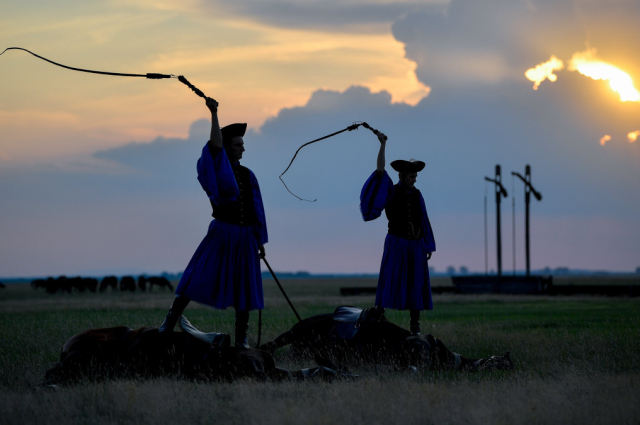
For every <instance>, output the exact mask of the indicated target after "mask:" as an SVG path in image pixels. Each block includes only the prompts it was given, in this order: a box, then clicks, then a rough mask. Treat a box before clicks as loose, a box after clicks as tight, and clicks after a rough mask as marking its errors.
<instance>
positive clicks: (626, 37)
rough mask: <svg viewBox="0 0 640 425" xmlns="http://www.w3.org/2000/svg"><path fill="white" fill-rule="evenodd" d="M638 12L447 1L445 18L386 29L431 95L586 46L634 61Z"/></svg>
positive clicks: (617, 5) (622, 6)
mask: <svg viewBox="0 0 640 425" xmlns="http://www.w3.org/2000/svg"><path fill="white" fill-rule="evenodd" d="M638 11H639V6H638V4H637V2H631V1H620V2H609V1H586V2H575V1H573V0H560V1H558V0H553V1H551V0H530V1H510V0H490V1H488V2H487V1H484V2H477V1H473V0H452V1H451V2H450V3H449V5H448V8H447V9H446V11H445V12H434V11H433V10H423V9H420V8H415V9H414V10H412V11H409V12H408V13H407V14H406V15H404V16H403V17H401V18H400V19H398V20H396V21H395V22H394V23H393V27H392V31H393V34H394V36H395V37H396V39H398V40H399V41H401V42H403V43H404V44H405V49H406V55H407V57H408V58H409V59H411V60H414V61H416V63H417V64H418V69H417V75H418V78H419V79H420V80H421V81H422V82H423V83H425V84H427V85H430V86H432V88H434V89H435V90H438V89H440V88H442V87H445V86H447V87H448V86H452V85H461V84H463V85H470V84H495V83H499V82H501V81H505V80H508V79H511V80H517V79H521V78H522V73H523V72H524V71H525V70H526V69H528V68H530V67H532V66H533V65H535V64H537V63H540V62H542V61H544V60H547V59H548V58H549V56H550V55H552V54H553V55H556V56H557V57H559V58H561V59H565V60H568V59H569V58H570V57H571V55H572V54H573V53H574V52H576V51H578V50H584V47H585V44H587V43H588V44H590V45H591V46H593V47H597V48H598V50H599V51H601V49H604V50H605V51H607V52H608V54H609V55H612V56H616V57H622V56H626V59H625V60H626V61H627V62H628V61H629V58H635V57H637V55H636V52H637V47H638V46H637V40H638V39H639V38H638V36H639V35H640V32H639V30H638V27H637V25H636V23H635V20H634V19H632V18H631V17H632V16H638ZM623 52H624V54H623ZM634 66H635V67H636V68H637V67H638V66H640V63H636V64H635V65H634Z"/></svg>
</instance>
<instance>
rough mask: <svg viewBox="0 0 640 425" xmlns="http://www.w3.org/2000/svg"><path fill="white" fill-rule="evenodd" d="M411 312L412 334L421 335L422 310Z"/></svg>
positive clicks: (410, 327) (410, 328) (410, 326)
mask: <svg viewBox="0 0 640 425" xmlns="http://www.w3.org/2000/svg"><path fill="white" fill-rule="evenodd" d="M409 314H410V316H409V317H411V323H410V324H409V330H410V331H411V335H420V310H411V312H410V313H409Z"/></svg>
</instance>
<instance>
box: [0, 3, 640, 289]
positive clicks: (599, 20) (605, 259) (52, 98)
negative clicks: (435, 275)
mask: <svg viewBox="0 0 640 425" xmlns="http://www.w3.org/2000/svg"><path fill="white" fill-rule="evenodd" d="M639 18H640V4H639V3H638V2H636V1H630V0H629V1H627V0H486V1H482V2H478V1H474V0H449V1H441V0H438V1H435V0H432V1H431V0H405V1H393V0H346V1H345V0H341V1H337V0H323V1H319V0H297V1H293V0H281V1H269V2H266V1H257V0H237V1H234V2H229V1H221V0H209V1H205V0H187V1H182V2H171V1H163V0H160V1H158V0H154V1H150V0H108V1H94V2H84V1H77V0H61V1H57V0H56V1H50V2H45V3H43V2H39V1H38V2H36V1H33V0H24V1H20V2H3V3H2V4H0V40H2V46H0V47H1V48H2V50H3V49H4V48H6V47H14V46H15V47H23V48H26V49H29V50H31V51H33V52H35V53H37V54H39V55H42V56H44V57H47V58H49V59H51V60H53V61H56V62H60V63H63V64H65V65H69V66H73V67H79V68H88V69H96V70H104V71H112V72H124V73H147V72H160V73H167V74H175V75H184V76H185V77H187V78H188V79H189V81H191V82H192V83H193V84H194V85H196V86H197V87H198V88H200V89H201V90H203V91H204V92H205V93H206V94H207V95H208V96H211V97H214V98H215V99H216V100H218V101H219V103H220V107H219V117H220V121H221V124H222V125H226V124H229V123H233V122H247V123H248V124H249V131H248V133H247V135H246V137H245V143H246V149H247V151H246V153H245V157H244V159H243V161H242V163H243V164H244V165H246V166H247V167H249V168H251V169H252V170H253V171H254V172H255V174H256V175H257V177H258V180H259V182H260V186H261V189H262V193H263V199H264V201H265V208H266V215H267V224H268V228H269V235H270V241H269V243H268V244H267V246H266V249H267V258H268V259H269V260H270V263H271V265H272V267H274V268H275V269H276V270H282V271H299V270H304V271H310V272H312V273H376V272H377V270H378V269H379V265H380V259H381V256H382V248H383V242H384V236H385V233H386V220H385V219H384V217H382V218H381V219H379V220H377V221H374V222H368V223H365V222H363V221H362V219H361V217H360V214H359V194H360V189H361V187H362V184H363V183H364V181H365V180H366V179H367V177H368V176H369V174H371V172H372V171H373V170H374V169H375V164H376V156H377V151H378V146H379V143H378V141H377V139H376V137H375V136H374V135H373V134H372V133H371V132H369V131H368V130H365V129H360V130H358V131H354V132H348V133H342V134H340V135H338V136H336V137H334V138H331V139H327V140H325V141H323V142H319V143H317V144H314V145H312V146H309V147H308V148H305V149H304V150H302V151H301V153H300V154H299V155H298V158H297V159H296V162H295V163H294V165H293V166H292V167H291V169H290V170H289V171H288V172H287V174H286V175H285V176H284V179H285V181H286V182H287V184H288V185H289V187H290V188H291V190H293V191H294V192H295V193H297V194H299V195H300V196H302V197H304V198H311V199H316V198H317V201H316V202H314V203H309V202H301V201H299V200H298V199H296V198H294V197H292V196H291V195H290V194H289V193H288V192H287V191H286V190H285V189H284V187H283V186H282V184H281V183H280V180H279V179H278V176H279V175H280V173H282V171H284V169H285V168H286V166H287V165H288V163H289V161H290V159H291V157H292V156H293V153H294V152H295V150H296V149H297V148H298V146H300V145H301V144H303V143H305V142H307V141H310V140H313V139H315V138H318V137H321V136H324V135H327V134H329V133H333V132H335V131H338V130H341V129H343V128H345V127H347V126H348V125H350V124H352V123H353V122H357V121H366V122H368V123H369V124H370V125H371V126H373V127H375V128H377V129H379V130H381V131H383V132H384V133H385V134H387V135H388V137H389V142H388V144H387V160H388V162H390V161H391V160H394V159H400V158H402V159H410V158H416V159H419V160H422V161H424V162H425V163H426V164H427V165H426V167H425V170H424V171H423V172H421V173H420V174H419V176H418V183H417V187H418V188H419V189H420V190H421V192H422V194H423V196H424V198H425V202H426V205H427V209H428V212H429V217H430V220H431V224H432V226H433V230H434V234H435V239H436V245H437V251H436V253H435V254H434V255H433V258H432V260H431V261H430V265H431V266H432V267H435V269H436V270H440V271H443V270H444V269H445V268H447V267H448V266H453V267H455V268H456V269H458V268H459V267H460V266H466V267H468V268H469V269H470V270H472V271H478V272H484V270H485V238H484V235H485V234H484V213H483V212H484V202H485V201H484V200H485V197H487V199H488V201H487V202H488V209H487V212H488V215H487V220H488V241H487V243H488V246H489V251H488V265H489V268H490V269H495V268H496V255H495V246H496V237H495V212H496V211H495V202H494V195H493V187H492V186H491V185H490V184H489V183H486V182H485V180H484V177H485V176H489V177H493V174H494V167H495V165H496V164H500V165H501V167H502V173H503V184H504V185H505V187H506V189H507V191H508V192H509V198H506V199H504V200H503V202H502V235H503V236H502V245H503V259H502V263H503V271H504V272H505V273H507V272H510V271H512V269H513V263H514V258H515V264H516V268H517V269H518V270H522V269H524V261H525V260H524V196H523V193H524V186H523V184H522V182H520V181H519V180H517V179H515V180H514V179H513V177H512V176H511V172H512V171H516V172H519V173H521V174H522V173H524V169H525V166H526V165H527V164H530V165H531V168H532V183H533V185H534V186H535V188H536V189H537V190H538V191H540V192H541V193H542V195H543V199H542V201H540V202H538V201H535V200H533V201H532V203H531V214H532V218H531V264H532V268H534V269H540V268H543V267H547V266H548V267H552V268H555V267H562V266H565V267H570V268H580V269H590V270H612V271H633V270H635V269H636V267H639V266H640V221H639V220H638V218H637V217H638V215H639V213H640V197H639V196H638V194H639V193H640V190H639V189H640V171H639V170H640V168H639V165H640V141H637V142H636V141H635V139H634V135H635V137H637V136H638V135H639V134H640V133H634V132H636V131H639V130H640V101H639V100H640V99H638V98H634V95H635V94H634V90H636V91H637V90H638V89H640V58H639V57H638V54H637V52H638V51H640V49H639V48H640V27H639V26H638V25H637V22H638V19H639ZM553 58H555V60H553ZM538 65H540V66H539V67H538V68H536V67H537V66H538ZM528 70H536V71H537V73H538V74H540V71H544V72H543V73H542V74H543V76H542V77H540V78H538V79H537V81H536V79H535V78H533V79H532V78H529V77H530V76H531V75H534V74H532V73H530V72H527V71H528ZM531 72H533V71H531ZM525 73H526V75H525ZM621 73H622V74H621ZM612 84H613V86H614V87H615V88H616V89H617V90H618V91H615V90H614V89H613V88H612ZM534 87H535V88H536V89H535V90H534ZM639 96H640V94H639ZM207 117H208V110H207V109H206V107H205V105H204V101H203V100H202V99H201V98H199V97H197V96H195V95H194V94H193V93H192V92H191V91H190V90H188V89H187V88H186V87H185V86H184V85H182V84H181V83H179V82H178V81H177V80H175V79H171V80H159V81H156V80H146V79H141V78H124V77H108V76H101V75H93V74H85V73H79V72H73V71H69V70H65V69H62V68H59V67H55V66H53V65H51V64H48V63H46V62H44V61H41V60H39V59H37V58H35V57H33V56H31V55H29V54H27V53H25V52H21V51H8V52H6V53H4V54H3V55H2V56H0V199H2V201H1V202H0V276H5V277H17V276H46V275H59V274H67V275H76V274H86V275H99V274H106V273H118V274H123V273H143V272H145V273H156V272H160V271H168V272H179V271H182V270H183V269H184V267H185V266H186V264H187V263H188V261H189V259H190V257H191V255H192V254H193V252H194V251H195V248H196V247H197V245H198V244H199V242H200V240H201V239H202V238H203V237H204V235H205V233H206V229H207V227H208V224H209V221H210V219H211V216H210V214H211V211H210V206H209V203H208V200H207V198H206V195H205V194H204V192H203V191H202V189H201V188H200V187H199V185H198V182H197V180H196V171H195V164H196V161H197V159H198V156H199V152H200V150H201V148H202V146H203V145H204V143H206V141H207V138H208V132H209V126H210V123H209V122H208V119H207ZM387 170H388V171H389V172H390V175H391V176H392V178H393V179H394V180H395V179H397V177H396V175H395V173H393V170H392V169H391V167H390V166H388V165H387ZM512 196H513V197H512ZM513 205H515V207H513ZM513 208H514V209H515V234H514V232H513V227H512V223H513V221H512V220H513V219H514V217H513V213H512V211H513ZM514 236H515V257H514V256H513V249H512V248H513V245H512V244H513V237H514Z"/></svg>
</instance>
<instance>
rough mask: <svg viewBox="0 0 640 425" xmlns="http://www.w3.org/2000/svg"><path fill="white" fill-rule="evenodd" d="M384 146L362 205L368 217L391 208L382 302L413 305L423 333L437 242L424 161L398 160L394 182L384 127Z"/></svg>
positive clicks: (416, 327) (414, 327)
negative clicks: (422, 181) (423, 188)
mask: <svg viewBox="0 0 640 425" xmlns="http://www.w3.org/2000/svg"><path fill="white" fill-rule="evenodd" d="M377 135H378V140H379V141H380V151H379V153H378V160H377V169H376V171H374V172H373V174H372V175H371V176H370V177H369V179H368V180H367V181H366V183H365V184H364V187H363V188H362V192H361V194H360V211H361V213H362V218H363V219H364V220H365V221H370V220H375V219H377V218H378V217H380V215H381V214H382V211H384V212H385V214H386V216H387V219H388V220H389V231H388V233H387V237H386V239H385V243H384V253H383V254H382V264H381V265H380V276H379V278H378V289H377V291H376V302H375V304H376V306H377V307H381V308H391V309H394V310H409V311H410V317H411V327H410V330H411V333H412V334H414V335H418V334H420V311H421V310H433V302H432V300H431V283H430V280H429V263H428V260H429V259H431V254H432V253H433V252H434V251H435V250H436V242H435V239H434V238H433V231H432V230H431V224H430V223H429V217H428V216H427V208H426V206H425V203H424V199H423V198H422V194H421V193H420V191H419V190H418V189H417V188H416V187H415V182H416V179H417V176H418V172H420V171H422V169H423V168H424V166H425V164H424V162H422V161H416V160H413V159H412V160H410V161H404V160H396V161H393V162H392V163H391V167H393V169H394V170H396V171H397V172H398V177H399V180H400V181H399V182H398V183H397V184H395V185H394V184H393V182H392V181H391V178H390V177H389V175H388V174H387V172H386V171H385V147H386V142H387V136H385V135H384V134H382V133H380V132H378V133H377Z"/></svg>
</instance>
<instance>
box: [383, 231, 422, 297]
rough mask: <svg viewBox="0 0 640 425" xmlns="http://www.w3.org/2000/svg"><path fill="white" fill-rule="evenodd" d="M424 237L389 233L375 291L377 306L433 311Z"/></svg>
mask: <svg viewBox="0 0 640 425" xmlns="http://www.w3.org/2000/svg"><path fill="white" fill-rule="evenodd" d="M427 254H428V250H427V242H426V239H425V238H422V239H418V240H408V239H405V238H400V237H398V236H394V235H391V234H387V238H386V239H385V242H384V253H383V254H382V264H381V265H380V277H379V278H378V289H377V291H376V306H379V307H384V308H391V309H394V310H433V301H432V300H431V282H430V280H429V264H428V262H427Z"/></svg>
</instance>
